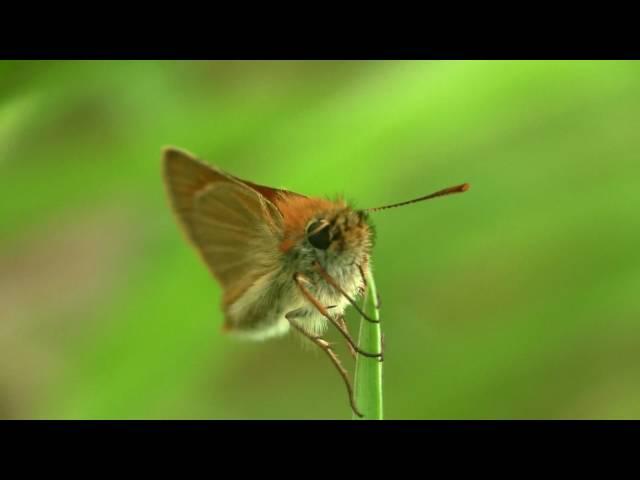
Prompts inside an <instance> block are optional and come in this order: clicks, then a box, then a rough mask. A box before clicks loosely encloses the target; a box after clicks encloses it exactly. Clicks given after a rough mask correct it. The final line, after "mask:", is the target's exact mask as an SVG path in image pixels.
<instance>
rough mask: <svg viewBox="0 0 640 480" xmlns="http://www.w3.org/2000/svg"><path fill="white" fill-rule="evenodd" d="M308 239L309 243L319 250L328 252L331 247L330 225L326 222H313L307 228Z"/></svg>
mask: <svg viewBox="0 0 640 480" xmlns="http://www.w3.org/2000/svg"><path fill="white" fill-rule="evenodd" d="M307 239H308V240H309V243H310V244H311V245H312V246H313V247H314V248H317V249H318V250H326V249H327V248H329V245H331V237H330V235H329V224H328V223H327V222H325V221H315V222H312V223H311V224H310V225H309V226H308V227H307Z"/></svg>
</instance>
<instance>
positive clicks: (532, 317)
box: [0, 61, 640, 419]
mask: <svg viewBox="0 0 640 480" xmlns="http://www.w3.org/2000/svg"><path fill="white" fill-rule="evenodd" d="M639 119H640V64H639V63H637V62H560V61H554V62H491V61H490V62H479V61H469V62H133V61H128V62H51V61H49V62H0V417H1V418H349V417H350V415H351V412H350V409H349V406H348V402H347V397H346V393H345V392H344V386H343V384H342V381H341V379H340V378H339V376H338V375H337V373H336V372H335V371H334V369H333V367H332V366H331V365H330V364H329V362H328V360H327V359H326V358H325V356H324V355H322V354H321V353H319V352H314V351H312V350H310V349H304V348H300V342H298V341H297V340H295V339H291V338H284V339H280V340H273V341H270V342H266V343H255V344H254V343H244V342H239V341H235V340H233V339H230V338H228V337H225V336H224V335H223V334H222V333H221V332H220V325H221V323H222V320H221V314H220V311H219V307H218V305H219V301H220V291H219V288H218V286H217V284H216V283H215V282H214V281H213V280H212V279H211V278H210V276H209V274H208V272H207V270H206V269H205V267H204V266H203V265H202V264H201V263H200V259H199V258H198V256H197V255H196V254H195V252H194V251H192V250H191V249H190V247H189V246H188V245H187V243H186V242H185V240H184V238H183V236H182V235H181V232H180V231H179V229H178V227H177V225H176V223H175V221H174V218H173V216H172V214H171V213H170V210H169V208H168V203H167V200H166V198H165V192H164V188H163V184H162V177H161V171H160V149H161V147H162V146H165V145H175V146H179V147H182V148H185V149H187V150H189V151H191V152H193V153H195V154H196V155H198V156H200V157H201V158H204V159H206V160H208V161H210V162H212V163H215V164H216V165H218V166H219V167H221V168H223V169H225V170H228V171H230V172H231V173H233V174H235V175H237V176H239V177H243V178H248V179H251V180H253V181H255V182H258V183H262V184H267V185H273V186H281V187H286V188H288V189H291V190H294V191H299V192H301V193H305V194H308V195H331V196H333V195H335V194H338V193H344V194H345V195H346V197H347V199H349V200H351V201H353V202H356V204H357V205H358V206H361V207H367V206H377V205H380V204H384V203H389V202H396V201H401V200H405V199H408V198H411V197H415V196H419V195H422V194H425V193H429V192H431V191H434V190H437V189H439V188H442V187H445V186H449V185H453V184H457V183H461V182H465V181H466V182H469V183H471V185H472V188H471V190H470V191H469V192H468V193H465V194H464V195H458V196H455V197H450V198H446V199H438V200H434V201H432V202H427V203H423V204H419V205H413V206H409V207H406V208H403V209H397V210H389V211H385V212H380V213H379V214H375V217H374V221H375V224H376V227H377V233H378V234H377V243H376V247H375V251H374V268H375V275H376V281H377V286H378V289H379V291H380V295H381V301H382V321H383V330H384V333H385V347H386V352H385V370H384V379H385V384H384V387H385V418H392V419H393V418H637V417H639V416H640V382H638V378H640V355H639V353H638V352H640V295H639V294H638V292H639V291H640V254H639V253H638V251H639V246H640V221H639V220H638V217H639V214H638V208H639V206H640V188H639V187H640V180H639V179H640V134H639V125H640V123H639ZM357 322H358V319H357V318H356V316H355V315H352V316H351V319H350V323H351V325H352V331H357V327H356V325H357ZM332 338H334V339H336V340H337V336H333V337H332ZM341 352H342V357H343V358H344V359H345V362H347V363H348V364H349V366H350V367H352V363H351V360H350V358H349V356H348V355H347V354H346V350H345V349H342V350H341Z"/></svg>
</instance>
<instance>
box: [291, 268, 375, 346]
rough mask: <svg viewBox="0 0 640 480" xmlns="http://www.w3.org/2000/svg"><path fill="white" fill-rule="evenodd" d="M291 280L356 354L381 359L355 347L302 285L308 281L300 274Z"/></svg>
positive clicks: (345, 332)
mask: <svg viewBox="0 0 640 480" xmlns="http://www.w3.org/2000/svg"><path fill="white" fill-rule="evenodd" d="M293 280H294V281H295V282H296V285H298V288H299V289H300V292H301V293H302V295H304V297H305V298H306V299H307V300H308V301H309V302H310V303H311V304H312V305H313V306H314V307H315V309H316V310H317V311H318V312H319V313H320V314H321V315H322V316H323V317H325V318H326V319H327V320H329V322H331V324H332V325H333V326H334V327H336V328H337V329H338V331H339V332H340V333H341V334H342V336H343V337H344V338H345V340H346V341H347V342H348V343H349V345H351V347H352V348H353V349H354V350H355V351H356V352H358V353H359V354H360V355H364V356H365V357H376V358H381V357H382V353H369V352H365V351H364V350H361V349H360V348H359V347H358V345H356V342H355V341H354V340H353V338H351V335H349V332H347V331H345V330H344V329H343V328H342V326H340V323H338V321H336V320H335V319H334V318H333V317H332V316H331V315H329V312H328V311H327V309H326V308H324V307H323V306H322V304H320V302H319V301H318V299H317V298H316V297H314V296H313V294H312V293H311V292H310V291H309V290H308V289H307V288H306V287H305V286H304V285H303V282H307V283H308V280H306V279H305V278H304V277H303V276H302V274H300V273H295V274H294V275H293Z"/></svg>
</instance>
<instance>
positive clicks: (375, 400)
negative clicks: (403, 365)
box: [352, 273, 382, 420]
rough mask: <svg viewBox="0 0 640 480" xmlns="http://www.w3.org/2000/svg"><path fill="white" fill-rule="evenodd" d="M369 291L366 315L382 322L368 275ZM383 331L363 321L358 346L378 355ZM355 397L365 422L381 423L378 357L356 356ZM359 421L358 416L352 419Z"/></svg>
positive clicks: (380, 369)
mask: <svg viewBox="0 0 640 480" xmlns="http://www.w3.org/2000/svg"><path fill="white" fill-rule="evenodd" d="M367 284H368V289H367V293H366V295H365V300H364V306H365V307H364V311H365V313H366V314H367V315H368V316H369V317H370V318H373V319H375V320H380V315H379V312H378V309H377V308H376V302H377V298H378V296H377V293H376V284H375V282H374V280H373V275H372V274H371V273H369V274H368V275H367ZM381 335H382V331H381V328H380V324H379V323H371V322H368V321H367V320H365V319H361V320H360V334H359V338H358V346H359V347H360V348H361V349H363V350H365V351H368V352H379V351H380V350H381V348H382V337H381ZM353 383H354V388H355V398H356V404H357V405H358V408H359V409H360V411H361V412H362V414H363V415H364V417H363V418H362V420H382V362H380V361H379V360H378V359H377V358H369V357H365V356H363V355H357V357H356V370H355V377H354V382H353ZM352 418H353V419H354V420H359V419H360V417H358V416H357V415H356V414H355V413H354V414H353V417H352Z"/></svg>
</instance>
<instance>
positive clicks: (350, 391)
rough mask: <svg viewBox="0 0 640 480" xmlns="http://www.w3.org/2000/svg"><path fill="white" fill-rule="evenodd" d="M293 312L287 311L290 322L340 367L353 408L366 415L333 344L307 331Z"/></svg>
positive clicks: (356, 412)
mask: <svg viewBox="0 0 640 480" xmlns="http://www.w3.org/2000/svg"><path fill="white" fill-rule="evenodd" d="M293 313H295V310H294V311H293V312H289V313H287V314H286V315H285V318H286V319H287V320H288V321H289V323H290V324H291V326H292V327H293V328H295V329H296V330H297V331H298V332H300V333H301V334H302V335H304V336H305V337H307V338H308V339H309V340H311V341H312V342H313V343H315V344H316V345H317V346H318V347H320V348H321V349H322V350H324V351H325V352H326V354H327V355H329V358H330V359H331V362H332V363H333V364H334V365H335V367H336V368H337V369H338V372H339V373H340V376H341V377H342V379H343V380H344V384H345V386H346V387H347V393H348V394H349V402H350V403H351V409H352V410H353V411H354V412H355V414H356V415H358V416H359V417H363V416H364V415H362V413H360V411H359V410H358V406H357V405H356V399H355V397H354V395H353V387H352V386H351V380H349V374H348V373H347V371H346V370H345V368H344V367H343V366H342V363H341V362H340V359H339V358H338V356H337V355H336V354H335V352H334V351H333V349H332V348H331V345H330V344H329V342H327V341H326V340H324V339H323V338H322V337H320V336H315V335H311V334H310V333H309V332H307V331H306V330H305V329H304V328H303V327H302V326H301V325H300V324H299V323H298V321H297V320H296V319H295V315H292V314H293Z"/></svg>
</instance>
